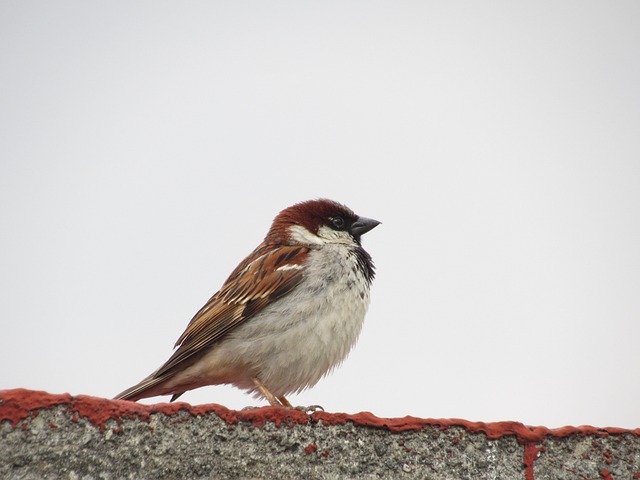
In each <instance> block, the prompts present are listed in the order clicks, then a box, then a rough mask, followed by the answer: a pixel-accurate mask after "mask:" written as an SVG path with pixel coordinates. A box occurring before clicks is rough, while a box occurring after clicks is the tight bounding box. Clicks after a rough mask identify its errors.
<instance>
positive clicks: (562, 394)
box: [0, 1, 640, 427]
mask: <svg viewBox="0 0 640 480" xmlns="http://www.w3.org/2000/svg"><path fill="white" fill-rule="evenodd" d="M638 25H640V3H638V2H635V1H627V2H622V1H613V2H591V1H568V2H567V1H564V2H557V1H553V2H534V3H524V2H509V1H501V2H500V1H499V2H456V1H453V2H449V1H447V2H428V1H425V2H417V1H416V2H409V1H389V2H378V1H376V2H364V1H362V2H342V1H341V2H332V1H328V2H326V1H325V2H209V1H207V2H188V3H184V2H158V1H154V2H106V3H96V2H29V1H21V2H3V3H2V4H1V5H0V162H1V163H0V166H1V167H0V218H1V220H2V235H1V237H0V291H1V292H2V294H1V295H0V322H2V332H3V338H4V342H3V345H4V346H3V348H2V349H0V364H2V365H3V368H2V369H0V388H15V387H26V388H33V389H42V390H48V391H50V392H65V391H69V392H71V393H73V394H90V395H96V396H106V397H111V396H113V395H115V394H116V393H118V392H119V391H121V390H122V389H124V388H126V387H128V386H130V385H132V384H134V383H136V382H137V381H139V380H140V379H142V377H144V376H146V375H147V374H149V373H150V372H151V371H152V370H154V369H155V368H156V367H158V366H159V365H160V364H161V363H162V362H163V361H164V360H166V358H168V356H169V355H170V354H171V352H172V346H173V343H174V342H175V340H176V339H177V338H178V336H179V335H180V333H182V331H183V329H184V328H185V326H186V324H187V322H188V321H189V320H190V318H191V316H192V315H193V314H194V313H195V312H196V311H197V310H198V309H199V308H200V307H201V306H202V305H203V304H204V302H205V301H206V300H207V299H208V298H209V297H210V296H211V295H212V294H213V293H214V292H215V291H216V290H217V289H218V288H219V287H220V285H221V284H222V282H223V281H224V279H225V278H226V277H227V275H228V274H229V273H230V272H231V270H232V269H233V268H234V267H235V265H236V264H237V263H238V262H239V261H240V260H241V259H242V258H243V257H244V256H245V255H246V254H248V253H249V252H250V251H251V250H252V249H253V248H254V247H255V246H256V245H257V244H258V243H259V242H260V241H261V239H262V237H263V236H264V234H265V233H266V231H267V229H268V227H269V224H270V222H271V219H272V218H273V216H274V215H275V214H276V213H277V212H278V211H279V210H281V209H282V208H284V207H286V206H288V205H290V204H292V203H294V202H297V201H300V200H306V199H310V198H316V197H329V198H332V199H335V200H338V201H340V202H344V203H346V204H347V205H349V206H350V207H351V208H353V209H354V210H355V211H356V212H358V213H360V214H361V215H365V216H368V217H373V218H376V219H378V220H381V221H382V222H383V225H381V226H380V227H378V228H376V229H375V230H374V231H372V232H371V233H370V234H367V235H366V236H365V238H364V245H365V248H366V249H367V250H368V251H369V252H370V253H371V255H372V256H373V258H374V261H375V262H376V265H377V267H378V277H377V279H376V281H375V283H374V286H373V291H372V304H371V307H370V310H369V314H368V317H367V320H366V323H365V327H364V330H363V333H362V336H361V338H360V341H359V343H358V344H357V345H356V348H355V349H354V351H353V352H352V354H351V355H350V357H349V358H348V359H347V361H346V362H345V363H344V364H343V365H342V366H341V367H340V368H339V369H338V370H336V371H335V372H334V373H333V374H332V375H330V376H329V377H327V378H326V379H324V380H323V381H322V382H321V383H320V384H319V385H318V386H317V387H315V388H314V389H312V390H309V391H307V392H304V393H303V394H301V395H298V396H293V397H292V398H291V399H290V400H291V401H292V402H293V403H295V404H301V405H305V404H320V405H323V406H324V407H325V408H326V409H327V410H329V411H348V412H357V411H362V410H368V411H372V412H373V413H375V414H377V415H379V416H404V415H414V416H420V417H434V418H439V417H458V418H466V419H469V420H482V421H496V420H517V421H521V422H524V423H528V424H545V425H547V426H551V427H557V426H561V425H565V424H574V425H579V424H594V425H598V426H606V425H616V426H621V427H638V426H640V409H638V398H640V380H639V377H640V375H639V369H640V353H639V352H640V345H639V339H640V295H639V292H640V248H639V246H640V214H639V213H638V210H639V207H640V88H639V87H638V86H639V85H640V28H638ZM182 399H184V400H185V401H187V402H190V403H205V402H206V403H210V402H215V403H222V404H224V405H226V406H228V407H231V408H241V407H244V406H246V405H249V404H254V405H255V404H257V402H256V401H255V400H254V399H251V398H250V397H248V396H247V395H245V394H244V393H242V392H239V391H237V390H235V389H233V388H232V387H208V388H204V389H201V390H198V391H195V392H190V393H187V394H185V395H184V396H183V397H182ZM159 400H160V399H154V401H159Z"/></svg>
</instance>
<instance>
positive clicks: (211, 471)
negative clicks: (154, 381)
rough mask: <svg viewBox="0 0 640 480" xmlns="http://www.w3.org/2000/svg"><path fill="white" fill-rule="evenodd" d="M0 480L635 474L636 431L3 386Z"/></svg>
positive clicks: (639, 450) (638, 474)
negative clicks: (158, 400) (147, 401)
mask: <svg viewBox="0 0 640 480" xmlns="http://www.w3.org/2000/svg"><path fill="white" fill-rule="evenodd" d="M0 478H10V479H40V478H50V479H63V478H64V479H67V478H69V479H92V478H102V479H117V478H131V479H134V478H135V479H138V478H141V479H161V478H182V479H186V478H195V479H197V478H212V479H213V478H215V479H218V478H317V479H343V478H371V479H373V478H406V479H409V478H426V479H431V480H445V479H447V480H448V479H451V480H460V479H473V480H477V479H490V480H494V479H495V480H497V479H509V480H510V479H527V480H534V479H535V480H542V479H548V480H551V479H553V480H564V479H581V480H585V479H589V480H596V479H604V480H620V479H640V429H636V430H623V429H615V428H608V429H598V428H594V427H581V428H573V427H566V428H562V429H557V430H549V429H546V428H544V427H535V428H533V427H526V426H524V425H522V424H518V423H514V422H500V423H492V424H484V423H471V422H466V421H463V420H431V419H418V418H413V417H405V418H398V419H380V418H377V417H375V416H373V415H371V414H368V413H363V414H357V415H345V414H328V413H324V412H316V413H313V414H311V415H307V414H305V413H302V412H298V411H289V410H284V409H281V408H275V407H264V408H258V409H253V410H245V411H240V412H238V411H232V410H228V409H226V408H224V407H222V406H219V405H202V406H189V405H188V404H185V403H175V404H158V405H152V406H145V405H139V404H136V403H131V402H123V401H112V400H105V399H100V398H94V397H87V396H77V397H71V396H70V395H51V394H47V393H44V392H34V391H29V390H5V391H0Z"/></svg>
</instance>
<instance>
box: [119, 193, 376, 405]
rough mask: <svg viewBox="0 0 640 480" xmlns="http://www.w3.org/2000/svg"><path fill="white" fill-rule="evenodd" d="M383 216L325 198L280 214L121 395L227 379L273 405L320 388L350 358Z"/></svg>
mask: <svg viewBox="0 0 640 480" xmlns="http://www.w3.org/2000/svg"><path fill="white" fill-rule="evenodd" d="M379 224H380V222H379V221H377V220H372V219H370V218H365V217H360V216H358V215H356V214H355V213H354V212H353V211H352V210H351V209H349V208H348V207H346V206H345V205H342V204H340V203H337V202H334V201H332V200H327V199H318V200H310V201H306V202H301V203H297V204H295V205H293V206H291V207H288V208H285V209H284V210H282V211H281V212H280V213H279V214H278V215H277V216H276V217H275V219H274V220H273V223H272V225H271V228H270V229H269V232H268V233H267V236H266V237H265V239H264V241H263V242H262V243H261V244H260V245H259V246H258V247H257V248H256V249H255V250H254V251H253V252H252V253H251V254H249V256H248V257H246V258H245V259H244V260H243V261H242V262H240V264H239V265H238V266H237V267H236V269H235V270H234V271H233V272H232V273H231V275H230V276H229V278H227V280H226V281H225V282H224V284H223V285H222V288H221V289H220V291H218V292H217V293H216V294H215V295H213V297H211V298H210V299H209V301H208V302H207V303H206V304H205V305H204V306H203V307H202V308H201V309H200V310H199V311H198V313H196V314H195V316H194V317H193V319H192V320H191V321H190V322H189V324H188V326H187V328H186V330H185V331H184V333H183V334H182V335H181V336H180V338H178V341H177V342H176V344H175V346H174V348H176V350H175V352H174V353H173V355H172V356H171V357H170V358H169V359H168V360H167V361H166V362H165V363H164V364H163V365H162V366H161V367H160V368H159V369H157V370H156V371H155V372H153V373H152V374H151V375H149V376H148V377H146V378H145V379H144V380H142V381H141V382H140V383H138V384H137V385H134V386H133V387H131V388H128V389H127V390H125V391H123V392H122V393H120V394H119V395H117V396H116V397H115V398H116V399H121V400H132V401H136V400H139V399H142V398H147V397H154V396H158V395H172V397H171V401H172V402H173V401H174V400H176V399H177V398H178V397H180V395H182V394H183V393H184V392H186V391H188V390H193V389H195V388H199V387H203V386H206V385H221V384H230V385H233V386H235V387H237V388H239V389H241V390H245V391H247V392H248V393H250V394H253V395H254V396H255V397H264V398H265V399H266V400H267V401H268V402H269V403H270V404H271V405H274V406H282V407H287V408H291V403H289V401H288V400H287V399H286V396H287V395H290V394H293V393H299V392H301V391H303V390H305V389H307V388H309V387H312V386H313V385H315V384H316V383H317V382H318V381H319V380H320V379H321V378H322V377H323V376H325V375H326V374H327V373H329V372H330V371H332V370H333V369H334V368H335V367H336V366H337V365H339V364H340V363H341V362H342V361H343V360H344V359H345V358H346V357H347V355H348V353H349V351H350V350H351V348H352V347H353V345H354V344H355V342H356V340H357V338H358V335H359V334H360V330H361V327H362V323H363V321H364V317H365V313H366V311H367V308H368V306H369V289H370V286H371V282H372V281H373V278H374V273H375V272H374V265H373V261H372V259H371V256H370V255H369V254H368V253H367V252H366V251H365V250H364V249H363V248H362V243H361V236H362V235H363V234H365V233H367V232H368V231H369V230H371V229H373V228H374V227H376V226H377V225H379Z"/></svg>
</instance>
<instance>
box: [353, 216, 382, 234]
mask: <svg viewBox="0 0 640 480" xmlns="http://www.w3.org/2000/svg"><path fill="white" fill-rule="evenodd" d="M380 223H381V222H379V221H378V220H374V219H372V218H366V217H358V219H357V220H356V221H355V222H353V224H352V225H351V229H350V231H351V235H353V236H354V237H359V236H360V235H364V234H365V233H367V232H368V231H369V230H371V229H373V228H375V227H377V226H378V225H380Z"/></svg>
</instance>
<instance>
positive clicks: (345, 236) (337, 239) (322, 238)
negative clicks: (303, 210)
mask: <svg viewBox="0 0 640 480" xmlns="http://www.w3.org/2000/svg"><path fill="white" fill-rule="evenodd" d="M289 233H290V234H291V238H292V239H293V240H295V241H296V242H297V243H300V244H302V245H325V244H327V243H342V244H347V245H356V242H355V240H354V239H353V237H352V236H351V234H349V232H345V231H341V230H334V229H333V228H329V227H327V226H326V225H321V226H320V228H319V229H318V235H315V234H313V233H311V232H310V231H309V230H307V229H306V228H304V227H303V226H301V225H292V226H290V227H289Z"/></svg>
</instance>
